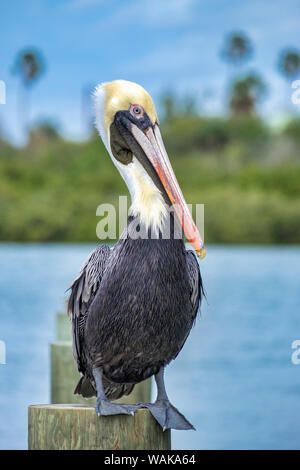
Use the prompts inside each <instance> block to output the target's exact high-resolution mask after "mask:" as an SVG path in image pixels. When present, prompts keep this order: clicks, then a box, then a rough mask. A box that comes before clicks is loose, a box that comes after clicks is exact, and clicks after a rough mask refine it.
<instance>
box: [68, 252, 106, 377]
mask: <svg viewBox="0 0 300 470" xmlns="http://www.w3.org/2000/svg"><path fill="white" fill-rule="evenodd" d="M110 252H111V251H110V248H109V246H108V245H99V246H98V247H97V248H96V249H95V250H94V251H93V252H92V253H91V254H90V256H89V257H88V259H87V261H86V262H85V264H84V265H83V267H82V268H81V270H80V272H79V274H78V276H77V277H76V279H75V280H74V281H73V283H72V284H71V286H70V287H69V289H71V294H70V297H69V302H68V315H69V317H70V319H71V321H72V337H73V353H74V357H75V359H76V362H77V366H78V370H79V372H84V370H83V369H84V367H83V364H82V359H83V357H82V338H83V333H84V325H85V322H86V319H87V315H88V309H89V306H90V304H91V302H92V301H93V299H94V297H95V295H96V293H97V290H98V288H99V286H100V283H101V280H102V276H103V273H104V270H105V267H106V265H107V260H108V258H109V255H110Z"/></svg>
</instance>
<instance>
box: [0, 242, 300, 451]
mask: <svg viewBox="0 0 300 470" xmlns="http://www.w3.org/2000/svg"><path fill="white" fill-rule="evenodd" d="M92 248H93V247H92V246H91V245H64V244H61V245H47V244H45V245H23V244H2V245H0V266H1V270H0V340H3V341H5V343H6V347H7V363H6V365H1V364H0V448H1V449H26V447H27V406H28V405H29V404H34V403H47V402H49V388H50V384H49V343H50V342H51V341H52V340H54V334H55V314H56V313H58V312H60V311H63V309H64V302H65V298H66V297H65V294H64V290H65V288H66V287H67V286H68V283H69V282H70V281H71V280H72V278H73V277H74V275H75V274H76V273H77V271H78V268H79V267H80V266H81V264H82V262H83V261H84V259H85V258H86V256H87V254H88V253H89V252H90V250H91V249H92ZM201 266H202V273H203V278H204V282H205V286H206V291H207V298H208V304H207V303H204V306H203V308H202V315H201V318H200V317H199V318H198V321H197V324H196V326H195V328H194V329H193V331H192V333H191V335H190V337H189V339H188V341H187V343H186V345H185V347H184V349H183V350H182V352H181V354H180V355H179V357H178V358H177V359H176V361H174V362H173V363H172V364H170V366H169V367H168V369H167V373H166V384H167V389H168V391H169V395H170V398H171V400H172V402H173V403H174V404H175V405H176V406H177V407H178V408H179V409H180V410H181V411H182V412H183V413H184V414H185V415H186V416H187V417H188V418H189V419H190V420H191V422H192V423H193V424H194V425H195V426H196V428H197V431H196V432H193V431H189V432H184V431H181V432H180V431H175V432H174V431H173V433H172V447H173V448H174V449H300V419H299V418H300V365H298V366H297V365H293V364H292V362H291V354H292V352H293V350H292V349H291V344H292V342H293V341H294V340H295V339H300V315H299V313H300V312H299V307H300V249H299V248H295V247H286V248H285V247H280V248H277V247H276V248H275V247H274V248H273V247H271V248H262V247H258V248H254V247H226V246H225V247H218V246H214V247H208V255H207V258H206V259H205V260H204V261H203V262H202V264H201Z"/></svg>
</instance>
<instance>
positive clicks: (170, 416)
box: [138, 367, 195, 431]
mask: <svg viewBox="0 0 300 470" xmlns="http://www.w3.org/2000/svg"><path fill="white" fill-rule="evenodd" d="M155 381H156V385H157V398H156V401H155V403H138V406H139V407H140V408H148V410H149V411H150V412H151V413H152V415H153V416H154V418H155V419H156V421H158V422H159V424H160V425H161V427H162V428H163V430H164V431H165V430H166V429H179V430H187V429H194V430H195V428H194V426H193V425H192V424H191V423H190V422H189V421H188V420H187V419H186V418H185V417H184V416H183V415H182V414H181V413H180V412H179V411H178V410H177V408H175V406H173V405H172V404H171V403H170V401H169V398H168V395H167V392H166V388H165V382H164V368H163V367H161V369H160V370H159V372H158V373H157V374H156V375H155Z"/></svg>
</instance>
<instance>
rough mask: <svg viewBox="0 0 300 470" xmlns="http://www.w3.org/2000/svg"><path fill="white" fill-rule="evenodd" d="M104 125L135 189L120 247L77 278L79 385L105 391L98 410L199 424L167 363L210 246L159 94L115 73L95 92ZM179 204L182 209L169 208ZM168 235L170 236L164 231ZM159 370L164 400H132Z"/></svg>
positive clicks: (103, 248)
mask: <svg viewBox="0 0 300 470" xmlns="http://www.w3.org/2000/svg"><path fill="white" fill-rule="evenodd" d="M94 101H95V114H96V127H97V129H98V131H99V133H100V136H101V138H102V140H103V142H104V145H105V147H106V149H107V151H108V153H109V155H110V156H111V158H112V160H113V162H114V164H115V165H116V167H117V168H118V170H119V172H120V173H121V175H122V177H123V178H124V180H125V182H126V184H127V186H128V189H129V191H130V194H131V199H132V204H131V207H130V212H129V217H128V223H127V227H126V229H125V231H124V233H123V234H122V236H121V237H120V240H119V241H118V242H117V243H116V245H115V246H114V247H113V248H110V247H109V246H108V245H105V244H100V245H99V246H98V247H97V248H96V249H95V251H93V253H92V254H91V255H90V257H89V258H88V260H87V261H86V263H85V264H84V266H83V267H82V269H81V271H80V273H79V275H78V276H77V278H76V279H75V280H74V282H73V284H72V285H71V289H72V290H71V295H70V298H69V304H68V312H69V315H70V317H71V320H72V332H73V349H74V356H75V359H76V361H77V365H78V369H79V371H80V372H81V374H82V377H81V379H80V381H79V383H78V385H77V387H76V389H75V392H74V393H77V394H81V395H82V396H84V397H91V396H97V402H96V406H95V409H96V412H97V414H98V415H112V414H122V413H123V414H124V413H125V414H133V413H134V412H135V411H136V410H137V409H138V408H140V407H147V408H148V409H149V410H150V411H151V413H152V414H153V416H154V417H155V419H156V420H157V421H158V422H159V423H160V424H161V426H162V427H163V429H167V428H173V429H193V426H192V425H191V424H190V423H189V422H188V421H187V420H186V418H185V417H184V416H183V415H182V414H181V413H180V412H179V411H178V410H177V409H176V408H175V407H174V406H173V405H171V403H170V401H169V399H168V396H167V392H166V389H165V385H164V368H165V366H166V365H167V364H168V363H169V362H170V361H171V360H172V359H174V358H175V357H176V356H177V354H178V353H179V351H180V350H181V348H182V347H183V345H184V343H185V341H186V339H187V337H188V335H189V333H190V330H191V328H192V325H193V323H194V321H195V318H196V315H197V311H198V307H199V304H200V302H201V298H202V294H203V290H202V279H201V274H200V270H199V266H198V262H197V258H196V255H195V254H194V252H193V251H192V250H186V249H185V245H184V241H183V234H182V231H181V234H180V236H177V235H176V233H177V232H176V227H177V226H178V225H180V226H181V227H183V230H184V233H185V236H186V238H187V239H188V240H189V241H190V242H191V244H192V246H193V247H194V249H195V251H196V252H197V254H198V256H199V257H200V258H202V257H204V255H205V248H204V245H203V242H202V239H201V237H200V235H199V232H198V230H197V228H196V226H195V224H194V222H193V220H192V217H191V215H190V213H189V211H188V208H187V205H186V203H185V200H184V197H183V195H182V192H181V190H180V188H179V185H178V182H177V180H176V177H175V174H174V172H173V170H172V167H171V164H170V161H169V158H168V156H167V153H166V150H165V147H164V144H163V141H162V137H161V134H160V130H159V121H158V118H157V114H156V111H155V107H154V104H153V101H152V99H151V97H150V95H149V94H148V93H147V92H146V91H145V90H144V89H143V88H142V87H141V86H140V85H137V84H136V83H132V82H128V81H125V80H116V81H113V82H110V83H104V84H101V85H99V86H98V87H97V88H96V90H95V93H94ZM172 208H174V210H173V211H172V210H170V209H172ZM165 234H168V236H165ZM152 375H155V380H156V384H157V399H156V401H155V403H139V404H136V405H125V404H119V403H112V402H111V401H110V400H114V399H117V398H120V397H121V396H122V395H128V394H129V393H130V392H131V391H132V389H133V387H134V385H135V384H137V383H139V382H141V381H143V380H145V379H147V378H148V377H150V376H152Z"/></svg>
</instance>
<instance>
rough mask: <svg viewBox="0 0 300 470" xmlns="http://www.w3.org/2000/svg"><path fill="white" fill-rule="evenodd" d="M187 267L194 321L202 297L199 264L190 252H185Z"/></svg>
mask: <svg viewBox="0 0 300 470" xmlns="http://www.w3.org/2000/svg"><path fill="white" fill-rule="evenodd" d="M186 257H187V267H188V273H189V278H190V296H191V297H190V298H191V304H192V309H193V310H192V315H193V319H194V320H195V319H196V316H197V313H198V310H199V307H200V305H201V301H202V297H203V295H204V290H203V284H202V277H201V273H200V268H199V263H198V260H197V257H196V255H195V253H194V252H193V251H192V250H187V252H186Z"/></svg>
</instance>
